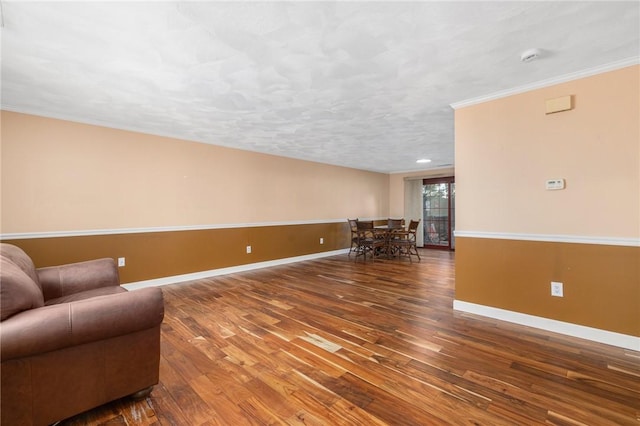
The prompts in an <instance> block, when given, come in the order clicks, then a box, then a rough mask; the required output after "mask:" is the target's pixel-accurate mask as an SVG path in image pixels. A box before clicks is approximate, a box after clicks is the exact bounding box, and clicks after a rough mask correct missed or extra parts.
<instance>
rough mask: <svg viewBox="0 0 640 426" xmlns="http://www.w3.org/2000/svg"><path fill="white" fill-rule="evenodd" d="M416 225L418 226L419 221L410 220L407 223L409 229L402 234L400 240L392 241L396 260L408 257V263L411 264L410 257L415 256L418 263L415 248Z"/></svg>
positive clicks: (416, 247) (417, 254) (416, 248)
mask: <svg viewBox="0 0 640 426" xmlns="http://www.w3.org/2000/svg"><path fill="white" fill-rule="evenodd" d="M418 225H420V220H411V221H410V222H409V228H408V229H407V230H406V231H405V232H403V233H402V234H401V235H402V238H398V239H397V240H393V242H392V245H393V249H394V250H395V253H396V254H397V255H398V258H401V257H408V258H409V261H410V262H412V261H413V260H412V259H411V256H417V257H418V261H420V260H421V259H420V253H418V246H417V235H416V233H417V231H418Z"/></svg>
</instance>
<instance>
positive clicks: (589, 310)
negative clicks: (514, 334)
mask: <svg viewBox="0 0 640 426" xmlns="http://www.w3.org/2000/svg"><path fill="white" fill-rule="evenodd" d="M551 281H559V282H562V283H563V284H564V297H563V298H559V297H552V296H551V291H550V282H551ZM456 300H460V301H465V302H470V303H475V304H479V305H485V306H491V307H495V308H500V309H506V310H509V311H514V312H520V313H524V314H529V315H534V316H539V317H544V318H550V319H554V320H558V321H564V322H568V323H573V324H579V325H583V326H587V327H593V328H597V329H601V330H608V331H613V332H617V333H622V334H626V335H631V336H640V247H629V246H611V245H598V244H577V243H558V242H540V241H517V240H505V239H490V238H469V237H458V238H457V239H456Z"/></svg>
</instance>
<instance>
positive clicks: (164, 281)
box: [122, 249, 349, 290]
mask: <svg viewBox="0 0 640 426" xmlns="http://www.w3.org/2000/svg"><path fill="white" fill-rule="evenodd" d="M346 253H349V249H340V250H332V251H325V252H322V253H314V254H307V255H304V256H295V257H287V258H284V259H276V260H268V261H265V262H257V263H249V264H246V265H238V266H230V267H228V268H219V269H211V270H208V271H201V272H193V273H190V274H182V275H173V276H170V277H162V278H156V279H153V280H145V281H137V282H133V283H127V284H123V285H122V287H124V288H126V289H127V290H136V289H139V288H145V287H158V286H163V285H169V284H176V283H181V282H185V281H193V280H199V279H203V278H211V277H216V276H218V275H227V274H234V273H237V272H245V271H252V270H254V269H261V268H268V267H270V266H277V265H286V264H288V263H295V262H302V261H304V260H312V259H320V258H322V257H328V256H335V255H338V254H346Z"/></svg>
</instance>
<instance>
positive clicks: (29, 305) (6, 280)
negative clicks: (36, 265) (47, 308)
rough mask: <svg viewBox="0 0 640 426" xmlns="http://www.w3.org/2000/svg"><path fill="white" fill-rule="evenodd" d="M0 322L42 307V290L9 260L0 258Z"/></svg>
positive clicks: (3, 257)
mask: <svg viewBox="0 0 640 426" xmlns="http://www.w3.org/2000/svg"><path fill="white" fill-rule="evenodd" d="M0 260H1V262H2V263H1V264H0V320H5V319H6V318H8V317H10V316H11V315H14V314H17V313H18V312H22V311H26V310H28V309H33V308H39V307H41V306H44V297H43V296H42V290H40V288H39V287H38V286H37V285H36V283H35V282H34V281H33V280H32V279H31V278H30V277H29V276H28V275H27V274H26V273H25V272H24V271H23V270H22V268H20V267H19V266H18V265H16V264H15V263H13V262H12V261H11V259H9V258H7V257H5V256H4V254H3V255H2V256H0Z"/></svg>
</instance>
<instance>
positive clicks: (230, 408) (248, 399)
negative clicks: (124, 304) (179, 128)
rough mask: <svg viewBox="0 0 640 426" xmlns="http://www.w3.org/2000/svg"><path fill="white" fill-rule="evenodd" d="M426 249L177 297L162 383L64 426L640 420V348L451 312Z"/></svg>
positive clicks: (283, 270)
mask: <svg viewBox="0 0 640 426" xmlns="http://www.w3.org/2000/svg"><path fill="white" fill-rule="evenodd" d="M421 255H422V262H420V263H417V262H414V263H412V264H410V263H409V262H407V261H403V262H398V261H383V260H381V261H376V262H374V263H367V264H364V263H362V262H358V263H354V262H353V261H352V260H349V259H348V257H347V256H346V255H341V256H334V257H328V258H324V259H320V260H313V261H308V262H303V263H296V264H291V265H286V266H278V267H273V268H269V269H262V270H256V271H252V272H244V273H238V274H234V275H227V276H221V277H216V278H211V279H204V280H199V281H194V282H190V283H183V284H176V285H171V286H166V287H163V291H164V295H165V307H166V314H165V321H164V324H163V329H162V357H161V365H160V384H159V385H158V386H156V387H155V389H154V391H153V393H152V394H151V396H150V397H148V398H147V399H145V400H142V401H137V402H136V401H132V400H130V399H128V398H125V399H122V400H119V401H116V402H114V403H111V404H108V405H105V406H103V407H100V408H98V409H95V410H92V411H90V412H88V413H84V414H82V415H79V416H77V417H75V418H73V419H69V420H67V421H65V422H63V424H64V425H84V424H92V425H103V424H109V425H118V424H129V425H133V424H136V425H137V424H141V425H234V426H235V425H265V424H269V425H271V424H286V425H385V424H394V425H396V424H397V425H440V424H456V425H469V424H473V425H530V424H557V425H581V424H586V425H638V424H640V353H638V352H634V351H629V350H624V349H620V348H615V347H611V346H607V345H602V344H597V343H593V342H589V341H585V340H581V339H577V338H571V337H566V336H562V335H558V334H554V333H549V332H544V331H540V330H537V329H531V328H527V327H522V326H518V325H513V324H509V323H504V322H500V321H495V320H490V319H486V318H483V317H479V316H473V315H470V314H464V313H460V312H456V311H453V310H452V301H453V297H454V267H453V262H454V254H452V253H449V252H443V251H429V250H422V251H421Z"/></svg>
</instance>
